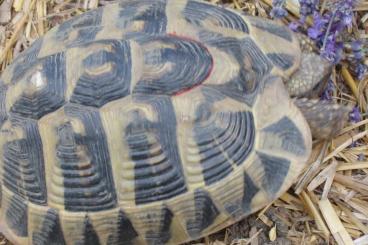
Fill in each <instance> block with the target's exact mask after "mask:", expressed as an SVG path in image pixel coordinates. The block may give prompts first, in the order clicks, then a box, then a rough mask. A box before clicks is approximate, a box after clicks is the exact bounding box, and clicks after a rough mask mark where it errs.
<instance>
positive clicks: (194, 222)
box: [186, 189, 220, 238]
mask: <svg viewBox="0 0 368 245" xmlns="http://www.w3.org/2000/svg"><path fill="white" fill-rule="evenodd" d="M194 205H195V211H194V219H189V220H188V221H187V224H186V228H187V231H188V234H189V235H190V236H191V237H193V238H194V237H198V236H200V234H201V232H202V231H203V230H204V229H206V228H207V227H209V226H210V225H211V224H212V223H213V222H214V221H215V219H216V217H217V216H218V215H219V213H220V212H219V210H218V209H217V207H216V205H215V204H214V202H213V200H212V198H211V197H210V195H209V193H208V192H206V191H205V190H202V189H197V190H195V191H194Z"/></svg>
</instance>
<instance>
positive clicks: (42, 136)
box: [0, 0, 311, 244]
mask: <svg viewBox="0 0 368 245" xmlns="http://www.w3.org/2000/svg"><path fill="white" fill-rule="evenodd" d="M300 54H301V51H300V48H299V43H298V41H297V38H296V37H295V36H294V35H293V34H292V33H291V32H290V31H289V30H288V28H286V27H284V26H283V25H280V24H277V23H275V22H272V21H268V20H264V19H261V18H257V17H250V16H245V15H241V14H239V13H237V12H235V11H232V10H229V9H226V8H221V7H218V6H215V5H212V4H208V3H205V2H200V1H195V0H188V1H186V0H175V1H173V0H154V1H152V0H144V1H142V0H139V1H138V0H129V1H121V2H119V3H116V4H111V5H108V6H105V7H103V8H99V9H97V10H94V11H90V12H86V13H84V14H82V15H79V16H77V17H75V18H73V19H71V20H69V21H67V22H65V23H63V24H62V25H60V26H58V27H56V28H53V29H52V30H51V31H50V32H48V33H47V34H46V35H45V36H44V37H42V38H40V39H38V40H37V41H35V42H34V44H33V45H32V46H31V47H30V48H28V49H27V50H26V51H25V52H24V53H22V54H21V55H19V56H18V57H17V58H16V59H15V61H14V62H13V64H11V65H10V66H9V67H8V68H7V69H6V70H5V72H4V73H3V74H2V76H1V79H0V169H1V192H0V193H1V209H0V210H1V211H0V223H1V231H2V232H3V233H4V234H5V235H6V237H7V238H8V239H10V240H11V241H12V242H14V243H16V244H164V243H168V244H176V243H182V242H185V241H189V240H192V239H196V238H199V237H202V236H204V235H207V234H210V233H212V232H214V231H217V230H219V229H221V228H224V227H225V226H227V225H230V224H232V223H234V222H236V221H238V220H239V219H242V218H244V217H245V216H247V215H248V214H250V213H252V212H255V211H256V210H259V209H260V208H262V207H264V206H265V205H266V204H268V203H270V202H271V201H272V200H274V199H275V198H277V197H279V196H280V195H281V194H282V193H283V192H284V191H285V190H287V188H289V187H290V185H291V184H292V183H293V181H294V180H295V178H296V177H297V176H298V174H299V173H300V171H301V170H302V168H303V167H304V166H305V163H306V161H307V159H308V156H309V154H310V151H311V135H310V131H309V128H308V126H307V123H306V121H305V119H304V117H303V116H302V114H301V113H300V111H299V110H298V109H297V108H296V106H295V105H294V104H293V103H292V101H291V100H290V98H289V95H288V93H287V91H286V89H285V88H284V85H283V82H282V78H287V77H289V76H290V75H291V74H292V73H293V72H294V71H295V70H296V69H297V68H298V66H299V63H300Z"/></svg>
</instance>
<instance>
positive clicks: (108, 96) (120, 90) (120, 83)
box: [70, 40, 132, 107]
mask: <svg viewBox="0 0 368 245" xmlns="http://www.w3.org/2000/svg"><path fill="white" fill-rule="evenodd" d="M93 45H104V46H103V47H102V48H101V49H97V50H96V51H95V52H94V53H92V54H90V55H89V56H88V57H86V58H85V59H84V60H83V69H84V71H83V73H82V75H81V76H80V77H79V79H78V81H77V84H76V86H75V89H74V91H73V94H72V96H71V98H70V102H73V103H77V104H82V105H86V106H94V107H101V106H103V105H104V104H106V103H108V102H110V101H112V100H115V99H120V98H122V97H125V96H127V95H128V94H129V93H130V82H131V76H132V75H131V66H132V62H131V54H130V46H129V43H128V42H127V41H116V40H103V41H98V42H92V43H91V44H90V45H87V47H88V46H91V49H94V46H93Z"/></svg>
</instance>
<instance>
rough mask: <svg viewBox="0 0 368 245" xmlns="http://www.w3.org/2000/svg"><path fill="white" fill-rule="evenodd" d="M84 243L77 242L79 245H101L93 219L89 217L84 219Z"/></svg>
mask: <svg viewBox="0 0 368 245" xmlns="http://www.w3.org/2000/svg"><path fill="white" fill-rule="evenodd" d="M82 239H83V241H77V244H86V245H87V244H93V245H100V244H101V243H100V239H99V236H98V234H97V233H96V231H95V229H94V227H93V225H92V223H91V219H90V218H89V217H88V215H87V216H86V217H85V219H84V231H83V238H82Z"/></svg>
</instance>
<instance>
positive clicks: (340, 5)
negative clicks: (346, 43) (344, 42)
mask: <svg viewBox="0 0 368 245" xmlns="http://www.w3.org/2000/svg"><path fill="white" fill-rule="evenodd" d="M355 3H356V0H340V1H338V2H337V3H336V6H335V8H336V10H337V11H338V13H339V17H340V20H341V21H342V23H343V25H344V26H349V27H350V26H351V25H352V23H353V15H354V14H353V7H354V5H355Z"/></svg>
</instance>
